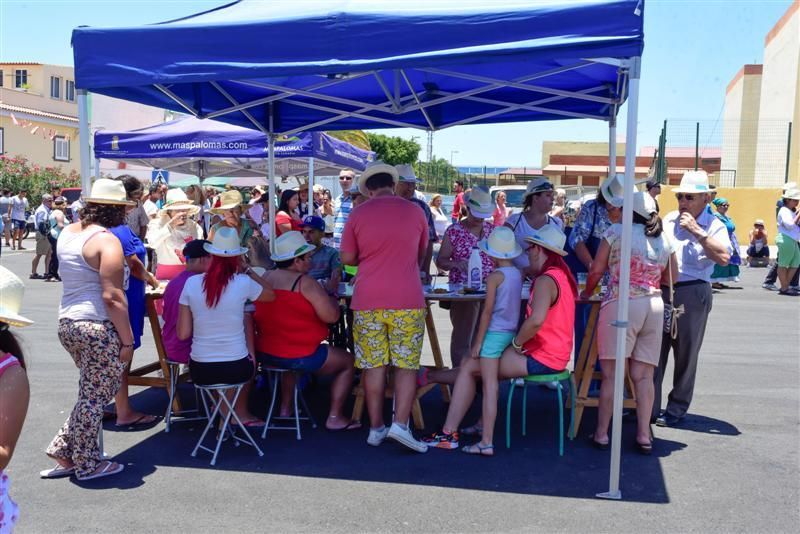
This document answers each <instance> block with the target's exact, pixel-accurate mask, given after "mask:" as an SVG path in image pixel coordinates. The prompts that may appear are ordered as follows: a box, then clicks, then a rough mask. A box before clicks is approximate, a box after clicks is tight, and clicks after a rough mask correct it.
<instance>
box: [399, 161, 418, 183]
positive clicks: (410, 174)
mask: <svg viewBox="0 0 800 534" xmlns="http://www.w3.org/2000/svg"><path fill="white" fill-rule="evenodd" d="M394 168H395V169H397V175H398V177H399V180H400V181H401V182H407V183H409V184H418V183H420V182H421V181H422V180H420V179H419V178H417V175H416V173H415V172H414V167H412V166H411V165H408V164H403V165H395V167H394Z"/></svg>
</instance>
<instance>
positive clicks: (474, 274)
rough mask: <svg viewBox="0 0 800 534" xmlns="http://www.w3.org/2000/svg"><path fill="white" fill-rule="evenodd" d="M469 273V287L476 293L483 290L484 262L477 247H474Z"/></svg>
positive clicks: (470, 258)
mask: <svg viewBox="0 0 800 534" xmlns="http://www.w3.org/2000/svg"><path fill="white" fill-rule="evenodd" d="M467 271H468V272H467V287H469V288H470V289H473V290H475V291H477V290H479V289H480V288H481V275H482V274H483V262H482V261H481V252H480V250H478V247H477V246H474V247H472V253H471V254H470V255H469V263H468V268H467Z"/></svg>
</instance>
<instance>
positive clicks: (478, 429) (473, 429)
mask: <svg viewBox="0 0 800 534" xmlns="http://www.w3.org/2000/svg"><path fill="white" fill-rule="evenodd" d="M459 434H461V435H462V436H480V435H482V434H483V427H482V426H481V425H472V426H468V427H466V428H462V429H461V431H460V432H459Z"/></svg>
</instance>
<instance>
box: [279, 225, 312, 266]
mask: <svg viewBox="0 0 800 534" xmlns="http://www.w3.org/2000/svg"><path fill="white" fill-rule="evenodd" d="M316 248H317V247H316V246H314V245H312V244H310V243H306V239H305V238H304V237H303V234H301V233H300V232H297V231H291V232H286V233H284V234H282V235H281V236H280V237H279V238H278V239H276V240H275V252H274V253H273V254H272V255H271V256H270V258H272V261H287V260H291V259H294V258H296V257H298V256H302V255H303V254H307V253H309V252H311V251H312V250H314V249H316Z"/></svg>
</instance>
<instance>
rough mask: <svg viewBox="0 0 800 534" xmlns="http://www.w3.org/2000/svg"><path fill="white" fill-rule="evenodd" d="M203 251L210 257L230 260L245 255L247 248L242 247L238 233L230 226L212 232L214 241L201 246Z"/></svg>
mask: <svg viewBox="0 0 800 534" xmlns="http://www.w3.org/2000/svg"><path fill="white" fill-rule="evenodd" d="M203 250H205V251H206V252H208V253H209V254H211V255H212V256H222V257H223V258H231V257H233V256H241V255H242V254H247V250H248V249H247V247H243V246H242V245H241V242H240V241H239V232H237V231H236V229H235V228H231V227H230V226H223V227H222V228H220V229H218V230H217V231H216V232H214V239H213V240H212V241H211V243H206V244H205V245H203Z"/></svg>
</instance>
